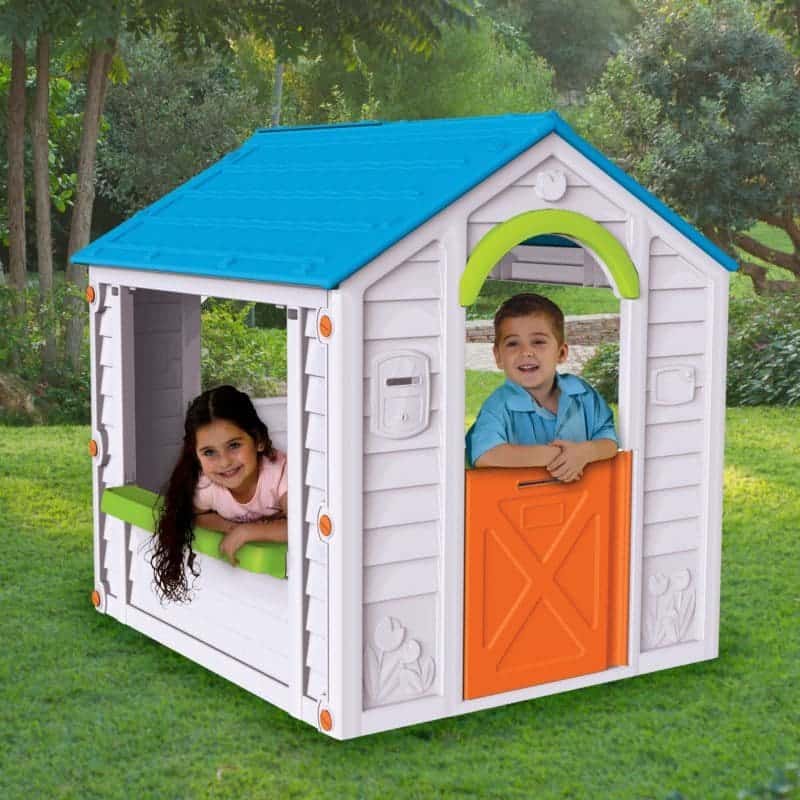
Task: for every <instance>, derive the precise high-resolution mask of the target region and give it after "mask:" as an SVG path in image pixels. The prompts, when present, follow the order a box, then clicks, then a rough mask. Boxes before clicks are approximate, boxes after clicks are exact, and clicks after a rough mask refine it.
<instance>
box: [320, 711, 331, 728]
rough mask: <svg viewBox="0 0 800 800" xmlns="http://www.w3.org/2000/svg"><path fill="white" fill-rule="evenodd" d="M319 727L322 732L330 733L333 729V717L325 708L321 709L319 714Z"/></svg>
mask: <svg viewBox="0 0 800 800" xmlns="http://www.w3.org/2000/svg"><path fill="white" fill-rule="evenodd" d="M319 726H320V728H322V730H324V731H330V730H331V729H332V728H333V717H332V716H331V712H330V711H328V709H327V708H323V709H322V711H320V712H319Z"/></svg>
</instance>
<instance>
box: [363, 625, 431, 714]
mask: <svg viewBox="0 0 800 800" xmlns="http://www.w3.org/2000/svg"><path fill="white" fill-rule="evenodd" d="M372 641H373V644H374V647H373V646H372V645H370V644H367V646H366V648H364V688H365V689H366V690H367V694H368V695H369V697H370V699H371V700H372V701H373V702H375V703H379V702H382V701H385V700H389V699H390V698H391V699H398V700H399V699H405V698H410V697H419V696H420V695H422V694H424V693H425V692H427V691H428V690H429V689H430V688H431V686H432V685H433V679H434V677H435V675H436V665H435V664H434V661H433V659H432V658H431V657H430V656H424V657H423V656H422V647H421V646H420V643H419V642H418V641H417V640H416V639H406V629H405V628H404V627H403V625H402V624H401V623H400V621H399V620H397V619H395V618H394V617H384V618H383V619H382V620H381V621H380V622H379V623H378V624H377V625H376V626H375V631H374V632H373V634H372ZM397 695H399V696H397Z"/></svg>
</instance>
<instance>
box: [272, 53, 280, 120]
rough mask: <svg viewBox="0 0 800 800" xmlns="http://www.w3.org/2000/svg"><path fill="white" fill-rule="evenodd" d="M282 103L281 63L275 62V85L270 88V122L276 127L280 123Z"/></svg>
mask: <svg viewBox="0 0 800 800" xmlns="http://www.w3.org/2000/svg"><path fill="white" fill-rule="evenodd" d="M282 104H283V64H282V63H281V62H280V61H276V62H275V85H274V87H273V90H272V120H271V122H270V124H271V125H272V127H273V128H277V127H278V125H280V124H281V106H282Z"/></svg>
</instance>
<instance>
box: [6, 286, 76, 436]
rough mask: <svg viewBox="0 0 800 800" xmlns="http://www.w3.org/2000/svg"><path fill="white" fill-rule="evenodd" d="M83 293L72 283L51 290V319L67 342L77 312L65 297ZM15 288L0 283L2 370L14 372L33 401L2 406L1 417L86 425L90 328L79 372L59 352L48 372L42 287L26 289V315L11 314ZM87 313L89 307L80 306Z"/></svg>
mask: <svg viewBox="0 0 800 800" xmlns="http://www.w3.org/2000/svg"><path fill="white" fill-rule="evenodd" d="M76 294H77V295H80V291H79V290H77V289H75V288H74V287H65V286H60V287H56V289H55V290H54V292H53V305H52V308H51V309H49V311H50V318H51V319H52V324H53V326H54V335H55V339H56V342H57V343H62V342H63V341H64V333H65V331H66V327H67V323H68V322H69V320H70V319H71V318H72V316H73V315H74V314H75V313H76V312H75V310H73V308H72V307H71V306H70V305H69V304H68V303H67V298H68V297H70V296H74V295H76ZM16 296H17V291H16V290H13V289H10V288H8V287H5V286H0V372H3V373H5V374H7V375H11V376H13V378H14V379H15V381H14V384H15V386H16V387H18V388H19V392H20V393H21V394H24V395H27V399H28V400H29V401H30V402H26V403H25V404H24V406H25V407H16V408H10V407H4V408H0V422H3V423H4V424H12V425H14V424H16V425H30V424H32V423H37V422H44V423H46V424H50V425H62V424H81V425H83V424H86V423H88V422H89V421H90V404H89V402H90V401H89V396H90V371H89V338H88V327H87V331H86V332H85V335H84V339H83V344H82V347H81V355H80V366H79V368H78V371H77V372H75V371H74V370H73V369H71V368H70V367H69V366H67V363H66V359H65V358H64V357H63V354H61V353H59V355H58V357H57V359H56V365H55V367H54V368H53V369H52V370H50V371H49V372H46V371H45V369H44V365H43V363H42V355H43V350H44V343H45V330H44V326H43V320H44V319H46V318H47V315H46V314H45V312H46V311H47V309H46V308H45V307H44V306H43V305H42V304H41V302H40V300H39V294H38V290H36V289H28V290H27V291H26V293H25V299H26V311H25V314H24V315H23V316H22V317H17V316H15V315H13V314H12V313H11V308H12V304H13V302H14V299H15V297H16ZM78 308H79V309H80V310H79V311H78V312H77V313H79V314H85V313H86V311H85V306H84V305H81V306H79V307H78Z"/></svg>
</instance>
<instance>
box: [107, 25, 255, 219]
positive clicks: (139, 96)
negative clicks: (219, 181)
mask: <svg viewBox="0 0 800 800" xmlns="http://www.w3.org/2000/svg"><path fill="white" fill-rule="evenodd" d="M122 46H123V52H124V57H125V61H126V63H127V66H128V70H129V73H130V79H129V81H128V82H127V83H126V84H120V85H117V86H112V87H110V89H109V92H108V100H107V103H106V117H107V119H108V123H109V126H108V131H107V134H106V136H105V138H104V139H103V140H102V141H101V143H100V147H99V149H98V176H99V180H98V193H99V194H100V195H102V196H103V197H104V198H106V199H107V200H108V201H110V203H111V205H112V207H113V209H114V211H116V212H117V213H118V214H119V215H121V216H123V217H124V216H129V215H130V214H132V213H134V212H135V211H138V210H139V209H141V208H143V207H144V206H146V205H148V204H150V203H153V202H155V201H156V200H157V199H159V198H160V197H162V196H163V195H165V194H166V193H167V192H169V191H171V190H172V189H174V188H175V187H176V186H178V185H179V184H181V183H183V182H185V181H186V180H188V179H189V178H191V177H192V176H193V175H195V174H196V173H198V172H200V171H201V170H203V169H204V168H206V167H208V166H210V165H211V164H212V163H214V162H215V161H217V160H218V159H219V158H220V157H222V156H223V155H225V153H227V152H228V151H230V150H232V149H233V148H235V147H237V146H238V145H239V144H240V143H241V142H242V140H243V139H244V138H245V137H246V136H248V135H249V134H250V133H251V132H252V130H253V128H255V127H257V126H258V125H259V124H263V123H264V122H265V120H266V118H267V115H268V111H267V110H266V109H259V107H258V105H257V103H256V102H255V99H256V94H257V92H256V90H255V89H254V88H253V87H243V86H242V83H241V81H240V79H239V75H238V73H237V69H236V66H235V64H234V59H233V55H232V53H230V52H229V53H227V54H220V53H219V52H218V51H214V50H206V51H203V52H202V53H200V54H198V55H197V56H195V57H194V58H192V59H190V60H185V59H181V58H179V57H178V56H177V55H175V54H174V53H173V52H172V51H171V50H170V48H169V46H168V45H167V43H166V41H165V40H164V39H162V38H160V37H157V36H151V37H147V38H144V39H141V40H139V41H131V40H125V41H124V42H123V45H122Z"/></svg>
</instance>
